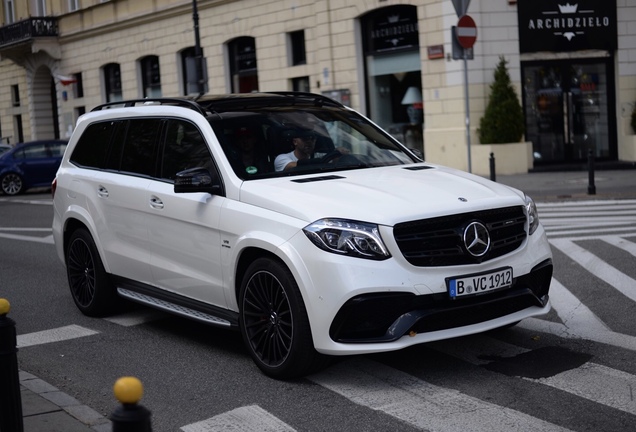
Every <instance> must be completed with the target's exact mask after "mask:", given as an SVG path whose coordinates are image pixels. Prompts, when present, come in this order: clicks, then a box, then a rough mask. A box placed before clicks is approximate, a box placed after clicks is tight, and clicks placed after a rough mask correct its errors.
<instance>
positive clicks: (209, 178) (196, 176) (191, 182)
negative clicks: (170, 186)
mask: <svg viewBox="0 0 636 432" xmlns="http://www.w3.org/2000/svg"><path fill="white" fill-rule="evenodd" d="M174 192H175V193H191V192H207V193H209V194H211V195H221V194H222V192H223V186H222V185H221V182H220V181H219V178H218V176H217V175H216V173H215V174H211V173H210V171H208V170H207V169H205V168H190V169H187V170H184V171H181V172H178V173H177V175H176V177H175V179H174Z"/></svg>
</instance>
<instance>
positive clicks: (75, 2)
mask: <svg viewBox="0 0 636 432" xmlns="http://www.w3.org/2000/svg"><path fill="white" fill-rule="evenodd" d="M79 8H80V7H79V0H68V11H69V12H75V11H76V10H79Z"/></svg>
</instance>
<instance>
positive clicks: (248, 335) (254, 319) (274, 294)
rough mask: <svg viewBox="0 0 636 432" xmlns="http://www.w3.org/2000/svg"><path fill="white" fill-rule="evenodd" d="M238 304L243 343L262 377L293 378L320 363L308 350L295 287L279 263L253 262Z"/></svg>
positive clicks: (310, 344)
mask: <svg viewBox="0 0 636 432" xmlns="http://www.w3.org/2000/svg"><path fill="white" fill-rule="evenodd" d="M239 301H240V319H239V323H240V327H241V333H242V335H243V340H244V341H245V344H246V345H247V348H248V350H249V352H250V355H251V356H252V359H253V360H254V362H255V363H256V364H257V366H258V367H259V368H260V369H261V370H262V371H263V372H264V373H265V374H266V375H269V376H271V377H273V378H280V379H289V378H295V377H299V376H302V375H305V374H307V373H309V372H311V371H313V370H315V369H317V368H319V367H321V366H323V364H324V363H325V362H326V361H325V356H323V355H321V354H318V353H317V352H316V350H315V349H314V346H313V341H312V338H311V331H310V327H309V319H308V318H307V312H306V310H305V306H304V303H303V301H302V298H301V295H300V292H299V290H298V286H297V284H296V282H295V280H294V278H293V276H292V274H291V272H290V271H289V270H288V269H287V267H285V266H284V265H283V264H281V263H279V262H278V261H275V260H273V259H269V258H259V259H257V260H255V261H254V262H253V263H252V264H251V265H250V266H249V268H248V270H247V272H246V274H245V278H244V279H243V283H242V286H241V292H240V299H239Z"/></svg>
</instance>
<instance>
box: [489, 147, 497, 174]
mask: <svg viewBox="0 0 636 432" xmlns="http://www.w3.org/2000/svg"><path fill="white" fill-rule="evenodd" d="M489 161H490V180H492V181H497V174H496V173H495V154H494V153H492V152H491V153H490V159H489Z"/></svg>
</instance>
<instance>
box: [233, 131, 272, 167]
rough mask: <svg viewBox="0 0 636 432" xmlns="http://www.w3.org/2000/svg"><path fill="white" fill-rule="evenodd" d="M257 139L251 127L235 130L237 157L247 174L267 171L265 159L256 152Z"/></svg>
mask: <svg viewBox="0 0 636 432" xmlns="http://www.w3.org/2000/svg"><path fill="white" fill-rule="evenodd" d="M257 141H258V138H257V136H256V132H255V131H254V130H253V129H250V128H248V127H240V128H238V129H237V130H236V132H235V143H236V150H237V158H238V159H239V160H240V163H241V164H242V171H243V172H245V173H247V174H262V173H264V172H267V171H269V167H268V166H267V161H266V160H265V158H264V157H261V155H260V153H259V152H258V149H257V146H256V144H257Z"/></svg>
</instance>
